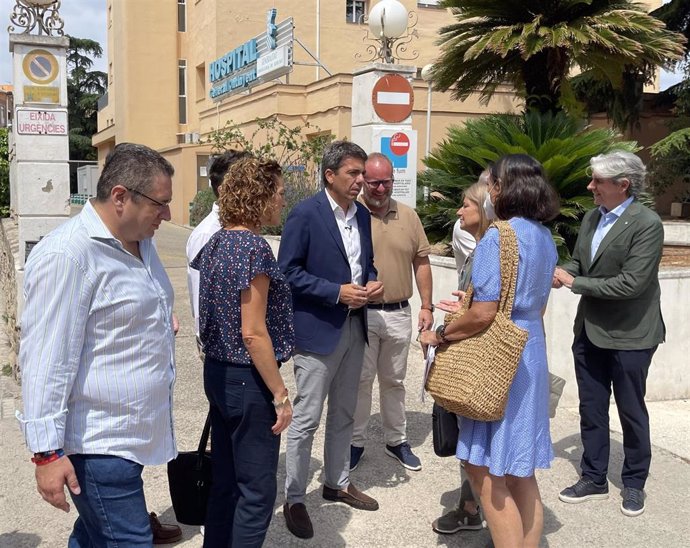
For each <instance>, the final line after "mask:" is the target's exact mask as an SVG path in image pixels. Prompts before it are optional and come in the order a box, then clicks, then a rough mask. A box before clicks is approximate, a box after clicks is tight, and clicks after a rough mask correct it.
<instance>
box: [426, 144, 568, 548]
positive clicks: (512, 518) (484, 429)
mask: <svg viewBox="0 0 690 548" xmlns="http://www.w3.org/2000/svg"><path fill="white" fill-rule="evenodd" d="M489 196H490V203H487V204H486V206H487V208H488V209H492V206H493V209H495V213H496V217H497V218H498V219H501V220H509V221H510V225H511V226H512V228H513V230H514V231H515V234H516V236H517V240H518V252H519V264H518V276H517V289H516V292H515V301H514V305H513V312H512V320H513V321H514V322H515V323H516V324H517V325H518V326H519V327H521V328H523V329H526V330H528V332H529V338H528V340H527V344H526V346H525V349H524V351H523V353H522V356H521V359H520V363H519V365H518V370H517V373H516V375H515V380H514V381H513V384H512V385H511V388H510V393H509V396H508V405H507V407H506V412H505V415H504V417H503V418H502V419H501V420H498V421H493V422H482V421H474V420H471V419H466V418H462V421H461V428H460V438H459V440H458V448H457V453H456V456H457V458H458V459H460V460H462V461H464V462H465V471H466V472H467V475H468V476H469V478H470V481H471V483H472V486H473V488H474V491H475V493H477V494H479V497H480V500H481V503H482V508H483V510H484V515H485V517H486V520H487V523H488V525H489V529H490V531H491V536H492V539H493V542H494V546H496V548H503V547H510V548H513V547H536V546H538V545H539V540H540V538H541V532H542V529H543V508H542V504H541V497H540V495H539V487H538V486H537V481H536V478H535V476H534V471H535V469H536V468H549V467H550V463H551V460H552V459H553V449H552V447H551V437H550V434H549V373H548V368H547V362H546V345H545V340H544V329H543V326H542V312H543V309H544V307H545V306H546V303H547V300H548V296H549V291H550V289H551V282H552V279H553V273H554V268H555V266H556V260H557V253H556V247H555V245H554V243H553V240H552V238H551V234H550V232H549V230H548V229H547V228H546V227H544V226H543V225H542V224H541V223H542V222H544V221H548V220H551V219H553V218H554V217H556V215H557V214H558V211H559V206H558V195H557V194H556V192H555V191H554V190H553V188H552V187H551V186H550V185H549V183H548V182H547V181H546V176H545V174H544V170H543V168H542V166H541V164H539V162H537V161H536V160H534V159H533V158H532V157H530V156H527V155H522V154H513V155H508V156H504V157H502V158H501V159H499V160H498V162H496V164H494V166H493V167H492V168H491V179H490V181H489ZM499 245H500V242H499V238H498V231H497V230H496V229H489V231H488V232H487V233H486V235H485V236H484V238H482V240H481V241H480V242H479V244H478V245H477V249H476V251H475V258H474V268H473V270H472V284H473V286H474V298H473V301H472V306H471V307H470V309H469V310H468V311H467V312H466V313H465V314H464V315H463V316H462V317H461V318H459V319H458V320H456V321H454V322H452V323H450V324H448V325H447V326H446V328H445V331H442V332H441V333H434V332H428V333H425V337H423V338H422V342H425V343H427V344H445V343H447V342H452V341H456V340H461V339H465V338H468V337H471V336H473V335H475V334H477V333H479V332H481V331H483V330H484V329H485V328H486V327H487V326H488V325H490V324H491V322H492V321H493V318H494V317H495V315H496V312H497V310H498V301H499V297H500V290H501V276H500V264H499Z"/></svg>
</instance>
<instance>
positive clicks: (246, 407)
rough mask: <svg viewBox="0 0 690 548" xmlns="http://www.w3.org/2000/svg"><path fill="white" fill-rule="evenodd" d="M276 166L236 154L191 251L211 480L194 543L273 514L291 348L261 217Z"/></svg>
mask: <svg viewBox="0 0 690 548" xmlns="http://www.w3.org/2000/svg"><path fill="white" fill-rule="evenodd" d="M284 194H285V189H284V186H283V177H282V173H281V169H280V166H279V165H278V164H277V163H276V162H274V161H269V160H262V159H258V158H252V157H250V158H244V159H241V160H239V161H237V162H236V163H235V164H233V165H232V166H231V167H230V169H229V170H228V172H227V174H226V175H225V178H224V180H223V183H222V184H221V186H220V197H219V200H218V206H219V218H220V222H221V225H222V227H223V228H222V229H221V230H219V231H218V232H216V234H214V235H213V236H212V237H211V239H210V240H209V242H208V243H207V244H206V246H205V247H204V248H203V249H202V250H201V251H200V252H199V254H198V255H197V257H196V258H195V259H194V260H193V261H192V263H191V267H192V268H195V269H197V270H199V274H200V288H199V333H200V338H201V342H202V344H203V349H204V351H205V353H206V359H205V362H204V389H205V392H206V397H207V398H208V401H209V403H210V408H211V410H210V414H211V445H212V448H211V460H212V465H213V466H212V469H213V477H212V479H213V482H212V485H211V494H210V497H209V501H208V511H207V514H206V523H205V528H206V531H205V536H204V546H206V547H216V546H243V547H250V546H251V547H257V546H261V545H262V544H263V542H264V538H265V536H266V531H267V529H268V525H269V523H270V521H271V517H272V515H273V504H274V503H275V498H276V491H277V484H276V472H277V468H278V456H279V452H280V433H281V432H282V431H283V430H285V429H286V428H287V427H288V425H289V424H290V421H291V420H292V406H291V403H290V399H289V398H288V391H287V388H286V387H285V383H284V382H283V378H282V376H281V374H280V369H279V368H280V365H281V363H282V362H285V361H286V360H288V359H289V358H290V357H291V356H292V352H293V348H294V339H295V335H294V329H293V321H292V320H293V318H292V296H291V293H290V288H289V286H288V284H287V282H286V280H285V277H284V276H283V274H282V273H281V271H280V269H279V268H278V264H277V263H276V260H275V257H274V255H273V252H272V251H271V247H270V246H269V244H268V242H266V240H264V238H262V237H261V236H260V235H259V232H260V230H261V228H262V227H264V226H272V225H277V224H279V223H280V215H281V211H282V209H283V207H284V206H285V198H284Z"/></svg>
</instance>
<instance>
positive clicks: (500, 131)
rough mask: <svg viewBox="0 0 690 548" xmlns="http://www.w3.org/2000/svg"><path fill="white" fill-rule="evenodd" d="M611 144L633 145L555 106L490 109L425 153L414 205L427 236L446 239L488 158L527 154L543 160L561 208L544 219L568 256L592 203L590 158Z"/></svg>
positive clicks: (632, 148) (616, 146)
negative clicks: (423, 193)
mask: <svg viewBox="0 0 690 548" xmlns="http://www.w3.org/2000/svg"><path fill="white" fill-rule="evenodd" d="M614 149H623V150H629V151H635V150H637V147H636V144H635V143H634V142H630V141H622V140H620V135H619V134H617V133H616V132H615V131H613V130H609V129H591V128H588V127H585V126H584V125H583V123H581V122H579V121H577V120H575V119H573V118H570V117H568V116H567V115H566V114H564V113H562V112H560V113H557V114H552V113H546V114H540V113H539V112H537V111H534V110H530V111H527V112H526V113H524V114H521V115H510V114H495V115H490V116H485V117H482V118H478V119H476V120H469V121H468V122H467V123H466V124H465V125H464V126H452V127H450V129H449V130H448V136H447V137H446V139H445V140H444V141H443V142H442V143H441V144H440V145H439V146H438V148H436V149H435V150H434V151H433V153H432V154H431V155H430V156H429V157H428V158H426V159H425V164H426V165H427V167H428V169H427V170H426V171H424V172H421V173H420V174H419V184H420V185H424V186H428V187H429V190H430V199H429V201H428V202H426V203H421V204H419V206H418V208H417V211H418V213H419V216H420V218H421V220H422V224H423V225H424V229H425V230H426V233H427V235H428V236H429V239H430V240H431V241H432V242H438V241H444V240H446V241H447V240H449V239H450V237H451V233H452V228H453V223H454V222H455V219H456V215H455V212H456V211H457V208H458V207H459V205H460V197H461V195H462V192H463V190H464V189H465V188H467V187H468V186H470V185H471V184H473V183H474V182H476V180H477V178H478V177H479V174H480V173H481V172H482V171H483V169H484V168H485V167H486V165H487V164H489V163H490V162H494V161H496V160H498V158H500V157H501V156H503V155H504V154H520V153H524V154H529V155H530V156H532V157H534V158H536V159H537V160H538V161H539V162H541V163H542V165H543V166H544V169H545V170H546V174H547V175H548V178H549V181H550V182H551V184H552V185H553V186H554V188H555V189H556V191H557V192H558V194H559V196H560V198H561V213H560V215H559V216H558V217H557V218H556V219H554V220H553V221H552V222H551V223H549V228H550V229H551V233H552V235H553V238H554V241H555V242H556V246H557V247H558V253H559V256H560V257H561V259H567V258H568V257H569V256H570V250H572V246H573V245H574V243H575V239H576V238H577V232H578V230H579V227H580V220H581V219H582V215H583V214H584V212H585V211H587V210H588V209H590V208H591V207H593V201H592V196H591V193H590V192H589V191H588V190H587V184H588V183H589V180H590V177H589V176H588V175H587V169H588V167H589V159H590V158H591V157H592V156H595V155H597V154H602V153H605V152H609V151H611V150H614Z"/></svg>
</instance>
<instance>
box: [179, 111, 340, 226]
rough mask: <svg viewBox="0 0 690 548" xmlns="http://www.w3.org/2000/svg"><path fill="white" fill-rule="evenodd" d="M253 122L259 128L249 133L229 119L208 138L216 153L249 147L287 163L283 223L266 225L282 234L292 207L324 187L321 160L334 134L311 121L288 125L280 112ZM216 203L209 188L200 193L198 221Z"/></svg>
mask: <svg viewBox="0 0 690 548" xmlns="http://www.w3.org/2000/svg"><path fill="white" fill-rule="evenodd" d="M253 123H254V124H255V125H256V129H255V130H253V131H252V133H250V134H247V133H245V131H244V130H243V129H242V127H241V126H240V124H237V123H235V122H233V121H232V120H229V121H228V122H226V124H225V126H224V127H222V128H220V129H217V130H214V131H212V132H211V133H210V135H209V137H208V139H206V141H205V142H206V143H209V144H211V146H212V150H213V152H214V153H216V154H219V153H222V152H224V151H226V150H229V149H236V150H246V151H247V152H250V153H251V154H254V155H255V156H261V157H264V158H270V159H272V160H275V161H276V162H278V163H279V164H280V165H281V166H282V167H283V178H284V180H285V201H286V204H287V205H286V207H285V209H284V210H283V219H282V222H281V225H280V226H279V227H267V228H266V229H265V231H266V233H269V234H280V233H281V232H282V226H283V223H284V222H285V218H286V216H287V214H288V212H289V211H290V210H291V209H292V207H293V206H294V205H295V204H296V203H297V202H299V201H300V200H303V199H304V198H307V197H309V196H311V195H313V194H314V193H316V191H317V190H318V189H319V188H320V186H319V167H320V166H319V162H320V160H321V156H322V155H323V149H324V148H325V147H326V145H327V144H328V143H330V142H331V140H332V139H333V136H332V135H331V134H330V133H323V132H321V131H320V130H319V129H318V128H316V127H314V126H311V125H310V124H309V123H308V122H307V123H306V124H304V125H303V126H302V125H296V126H288V125H287V124H285V122H283V121H282V120H279V119H278V117H277V116H272V117H270V118H267V119H260V118H257V119H255V120H254V121H253ZM197 204H198V205H197ZM212 204H213V200H210V201H209V197H208V194H207V193H206V191H205V190H204V191H201V192H199V193H198V194H197V196H196V197H195V199H194V202H193V204H192V212H194V219H195V220H196V222H197V223H198V222H199V221H201V219H203V218H204V217H205V216H206V215H207V214H208V212H209V211H211V206H212ZM190 223H192V219H191V216H190Z"/></svg>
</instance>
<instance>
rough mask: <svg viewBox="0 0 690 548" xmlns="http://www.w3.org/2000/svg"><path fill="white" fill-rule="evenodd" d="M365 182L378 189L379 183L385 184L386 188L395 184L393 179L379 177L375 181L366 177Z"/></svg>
mask: <svg viewBox="0 0 690 548" xmlns="http://www.w3.org/2000/svg"><path fill="white" fill-rule="evenodd" d="M364 182H365V183H366V184H367V186H368V187H369V188H372V189H376V188H378V187H379V185H383V186H384V187H385V188H390V187H392V186H393V179H377V180H375V181H367V180H366V179H365V180H364Z"/></svg>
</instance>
